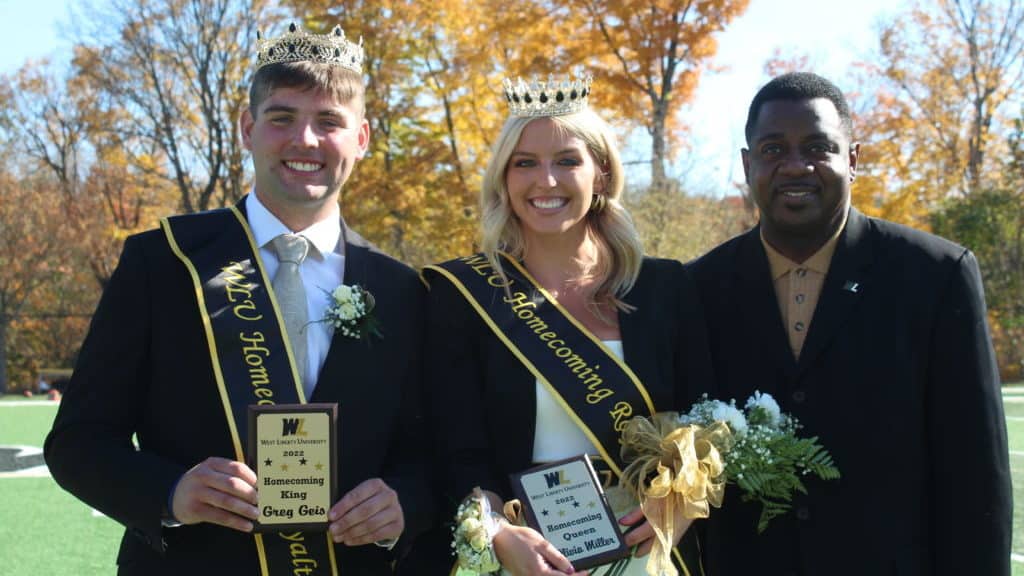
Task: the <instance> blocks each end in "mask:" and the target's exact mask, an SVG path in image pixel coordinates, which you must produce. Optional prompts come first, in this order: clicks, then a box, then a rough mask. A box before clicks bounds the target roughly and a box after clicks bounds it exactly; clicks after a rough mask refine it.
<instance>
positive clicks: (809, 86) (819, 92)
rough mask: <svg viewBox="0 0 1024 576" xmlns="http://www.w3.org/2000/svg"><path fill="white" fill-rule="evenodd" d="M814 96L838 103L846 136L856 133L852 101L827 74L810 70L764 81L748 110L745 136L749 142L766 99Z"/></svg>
mask: <svg viewBox="0 0 1024 576" xmlns="http://www.w3.org/2000/svg"><path fill="white" fill-rule="evenodd" d="M815 98H826V99H828V100H829V101H830V102H832V104H833V105H834V106H835V107H836V111H837V112H839V119H840V120H841V121H842V123H843V130H844V131H846V136H847V137H850V138H852V137H853V119H852V118H851V117H850V105H849V104H848V103H847V102H846V97H845V96H843V92H842V90H840V89H839V88H838V87H837V86H836V85H835V84H833V83H831V82H829V81H828V80H826V79H825V78H822V77H821V76H818V75H817V74H812V73H810V72H790V73H789V74H783V75H782V76H777V77H775V78H773V79H772V80H771V82H768V83H767V84H765V85H764V86H763V87H762V88H761V89H760V90H758V91H757V94H756V95H755V96H754V99H753V100H752V101H751V102H750V110H748V111H747V126H746V137H747V145H748V146H749V145H750V138H751V137H752V136H753V135H754V125H755V124H757V119H758V117H759V116H760V114H761V107H762V105H763V104H764V103H765V102H770V101H772V100H813V99H815Z"/></svg>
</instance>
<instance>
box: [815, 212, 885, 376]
mask: <svg viewBox="0 0 1024 576" xmlns="http://www.w3.org/2000/svg"><path fill="white" fill-rule="evenodd" d="M868 232H869V227H868V219H867V217H866V216H864V215H863V214H861V213H860V212H858V211H857V210H855V209H853V208H850V216H849V219H848V220H847V222H846V229H845V230H844V231H843V235H842V236H841V237H840V239H839V245H838V246H837V247H836V252H835V255H834V256H833V257H832V263H831V264H830V265H829V270H828V275H827V276H826V277H825V283H824V285H823V286H822V289H821V296H820V297H819V298H818V305H817V307H816V308H815V309H814V317H813V319H812V320H811V329H810V331H809V332H808V333H807V340H806V341H805V342H804V346H803V350H801V352H800V362H799V364H798V365H797V377H800V376H801V375H802V374H803V373H804V372H805V371H806V370H807V368H808V367H809V366H811V365H812V364H813V363H814V361H815V359H816V358H817V357H818V356H819V355H820V354H821V353H822V352H823V351H824V350H825V349H826V348H827V347H828V345H829V343H830V342H831V341H832V340H833V339H834V338H835V337H836V335H837V334H838V333H839V330H840V329H841V328H842V326H843V324H844V323H845V322H846V320H847V319H848V318H849V317H850V315H851V314H852V313H853V311H854V310H855V309H856V307H857V305H858V303H859V302H860V299H861V297H862V295H863V293H864V290H866V289H870V286H869V282H868V277H867V269H868V268H869V267H870V265H871V262H872V259H873V254H872V249H871V243H870V242H869V241H868V238H867V234H868Z"/></svg>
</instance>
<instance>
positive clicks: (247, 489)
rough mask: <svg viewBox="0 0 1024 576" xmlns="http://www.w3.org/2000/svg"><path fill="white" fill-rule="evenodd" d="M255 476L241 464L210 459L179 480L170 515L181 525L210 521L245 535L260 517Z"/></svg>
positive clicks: (214, 458) (225, 459) (172, 499)
mask: <svg viewBox="0 0 1024 576" xmlns="http://www.w3.org/2000/svg"><path fill="white" fill-rule="evenodd" d="M256 503H257V495H256V473H255V472H253V471H252V469H251V468H249V467H248V466H246V465H245V464H243V463H241V462H236V461H234V460H228V459H227V458H217V457H210V458H207V459H206V460H203V461H202V462H200V463H199V464H196V465H195V466H193V467H192V469H191V470H189V471H188V472H185V474H184V475H183V476H182V477H181V479H180V480H178V485H177V486H175V488H174V496H172V498H171V514H172V515H173V516H174V517H175V519H177V520H178V521H179V522H181V523H182V524H198V523H199V522H209V523H211V524H219V525H221V526H226V527H228V528H232V529H235V530H240V531H242V532H251V531H252V527H253V524H252V521H253V520H255V519H257V518H259V509H258V508H257V507H256Z"/></svg>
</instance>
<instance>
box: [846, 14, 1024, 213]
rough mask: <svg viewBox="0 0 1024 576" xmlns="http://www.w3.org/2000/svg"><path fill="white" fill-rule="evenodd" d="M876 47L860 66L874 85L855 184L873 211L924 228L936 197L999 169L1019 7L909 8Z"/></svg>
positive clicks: (1019, 67) (1023, 35)
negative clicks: (869, 200)
mask: <svg viewBox="0 0 1024 576" xmlns="http://www.w3.org/2000/svg"><path fill="white" fill-rule="evenodd" d="M879 46H880V47H879V52H880V53H879V56H878V59H877V60H876V61H872V62H868V63H865V64H864V72H865V75H866V76H867V77H869V78H870V84H873V85H874V86H875V89H873V90H866V91H865V92H864V97H865V100H864V101H863V102H862V103H861V104H860V106H859V108H860V109H861V110H863V111H864V112H865V113H864V115H863V116H862V117H860V118H858V121H859V122H858V124H859V125H860V127H861V129H862V134H863V140H864V142H865V144H866V145H865V147H864V150H863V156H862V166H863V169H862V171H861V173H862V176H863V177H862V178H861V186H862V187H864V188H865V189H870V191H871V194H872V196H873V197H874V203H875V204H876V206H877V207H878V209H879V213H880V215H883V216H886V217H891V218H893V219H896V220H902V221H904V222H906V223H915V224H917V225H919V226H927V223H928V219H927V213H928V212H929V211H931V210H932V209H933V208H934V207H936V206H937V205H938V204H939V203H940V202H941V201H942V199H943V198H944V197H945V196H947V195H949V194H955V195H961V196H964V195H969V194H971V193H973V192H974V191H976V190H981V189H984V188H986V187H989V186H991V184H993V183H994V179H995V178H998V175H999V173H1000V171H1001V170H1002V166H1001V165H1000V163H999V157H1000V154H999V151H1000V148H1001V147H1002V146H1003V144H1004V142H1005V137H1006V134H1007V133H1008V123H1007V122H1006V120H1007V118H1006V117H1005V112H1006V111H1005V104H1006V103H1007V102H1009V101H1012V100H1013V99H1014V98H1016V97H1017V96H1016V95H1017V94H1018V93H1019V91H1020V89H1021V88H1022V87H1024V84H1022V83H1024V6H1022V4H1021V3H1020V2H1019V1H1018V0H995V1H987V2H986V1H982V0H939V1H937V2H928V3H924V2H919V3H917V4H915V5H913V6H912V7H911V8H910V9H909V10H908V11H907V12H906V13H905V14H902V15H901V16H899V17H897V18H895V19H893V20H892V21H890V22H888V23H886V24H884V25H883V27H882V29H881V32H880V44H879ZM879 80H880V81H879ZM903 215H905V217H903V218H900V217H899V216H903Z"/></svg>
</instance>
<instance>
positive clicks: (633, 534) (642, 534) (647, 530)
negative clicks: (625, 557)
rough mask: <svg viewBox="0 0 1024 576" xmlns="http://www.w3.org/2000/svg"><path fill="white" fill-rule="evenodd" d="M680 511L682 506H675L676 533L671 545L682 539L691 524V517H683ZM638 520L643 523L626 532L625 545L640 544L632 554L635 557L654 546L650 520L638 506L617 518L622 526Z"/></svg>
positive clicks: (644, 554)
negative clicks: (648, 520) (647, 519)
mask: <svg viewBox="0 0 1024 576" xmlns="http://www.w3.org/2000/svg"><path fill="white" fill-rule="evenodd" d="M681 512H682V508H681V507H679V506H677V507H676V509H675V526H676V534H675V542H673V543H672V545H673V546H675V545H676V544H679V540H680V539H682V537H683V534H686V531H687V530H688V529H689V528H690V524H693V519H692V518H685V517H684V516H683V515H682V513H681ZM640 522H643V524H640V525H639V526H637V527H636V528H634V529H633V530H630V531H629V532H628V533H627V534H626V545H627V546H629V547H631V548H632V547H633V546H636V545H637V544H639V545H640V547H639V548H637V550H636V553H635V554H634V556H636V557H637V558H640V557H642V556H646V555H647V554H650V552H651V547H652V546H654V528H653V527H652V526H651V523H650V522H647V521H646V518H645V517H644V511H643V510H642V509H641V508H640V507H639V506H637V507H636V508H634V509H632V510H631V511H630V512H629V514H626V515H625V516H623V517H622V518H620V519H619V524H622V525H624V526H633V525H634V524H638V523H640Z"/></svg>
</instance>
